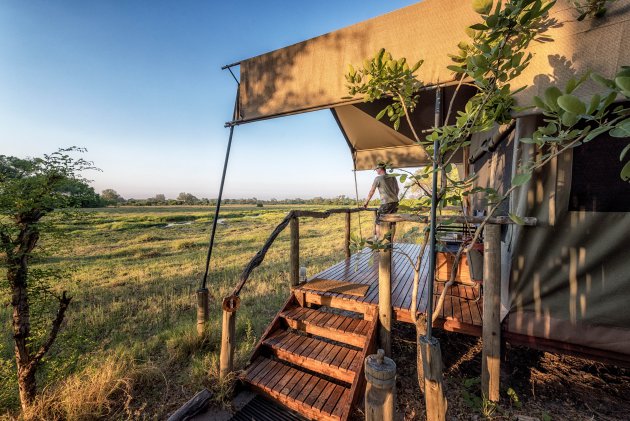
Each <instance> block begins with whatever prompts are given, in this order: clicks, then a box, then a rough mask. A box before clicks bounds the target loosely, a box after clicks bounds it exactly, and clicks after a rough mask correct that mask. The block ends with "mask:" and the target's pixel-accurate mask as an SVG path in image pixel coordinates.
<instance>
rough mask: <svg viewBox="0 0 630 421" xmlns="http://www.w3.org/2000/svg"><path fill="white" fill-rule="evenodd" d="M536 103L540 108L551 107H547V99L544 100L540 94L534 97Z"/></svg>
mask: <svg viewBox="0 0 630 421" xmlns="http://www.w3.org/2000/svg"><path fill="white" fill-rule="evenodd" d="M534 104H535V105H536V106H537V107H538V108H540V109H543V110H546V109H548V108H549V107H547V104H545V101H543V100H542V99H541V98H540V97H538V96H535V97H534Z"/></svg>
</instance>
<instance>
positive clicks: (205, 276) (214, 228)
mask: <svg viewBox="0 0 630 421" xmlns="http://www.w3.org/2000/svg"><path fill="white" fill-rule="evenodd" d="M239 88H240V85H239ZM238 94H239V89H237V90H236V101H235V103H234V117H233V118H234V119H236V118H237V117H238V116H237V111H238ZM233 135H234V126H230V137H229V139H228V145H227V151H226V152H225V162H224V163H223V175H221V186H220V187H219V197H218V198H217V206H216V208H215V210H214V220H213V221H212V233H211V234H210V245H209V246H208V256H207V257H206V271H205V273H204V274H203V282H202V283H201V289H205V288H206V282H207V280H208V271H209V270H210V258H211V257H212V248H213V247H214V235H215V233H216V231H217V221H218V219H219V210H221V199H222V197H223V185H224V184H225V173H226V172H227V166H228V161H229V159H230V148H231V147H232V136H233Z"/></svg>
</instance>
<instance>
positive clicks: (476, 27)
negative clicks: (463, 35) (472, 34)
mask: <svg viewBox="0 0 630 421" xmlns="http://www.w3.org/2000/svg"><path fill="white" fill-rule="evenodd" d="M469 28H470V29H474V30H476V31H485V30H486V29H488V27H487V26H486V25H484V24H483V23H475V24H474V25H470V27H469Z"/></svg>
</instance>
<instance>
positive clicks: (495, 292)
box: [379, 214, 537, 402]
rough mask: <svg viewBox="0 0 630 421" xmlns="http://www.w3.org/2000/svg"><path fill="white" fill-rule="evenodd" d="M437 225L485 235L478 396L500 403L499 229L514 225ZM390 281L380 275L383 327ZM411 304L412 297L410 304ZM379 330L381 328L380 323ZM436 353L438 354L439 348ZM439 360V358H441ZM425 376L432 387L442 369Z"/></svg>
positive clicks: (387, 219)
mask: <svg viewBox="0 0 630 421" xmlns="http://www.w3.org/2000/svg"><path fill="white" fill-rule="evenodd" d="M519 219H520V220H519V223H520V224H521V225H525V226H535V225H536V224H537V219H536V218H530V217H525V218H519ZM381 221H383V222H384V223H385V224H391V223H395V222H402V221H407V222H419V223H427V222H428V217H427V216H423V215H406V214H392V215H382V216H381ZM440 221H451V222H453V223H463V224H478V225H479V226H480V227H481V228H482V229H483V232H484V255H483V261H484V264H483V286H484V287H483V315H482V343H483V346H482V351H481V361H482V370H481V393H482V394H483V396H485V397H486V398H487V399H489V400H490V401H493V402H496V401H498V400H499V377H500V364H501V358H500V356H501V226H502V225H509V224H514V223H515V222H514V221H512V219H511V218H510V217H508V216H494V217H490V218H488V217H485V216H475V217H471V216H464V215H446V216H438V217H437V222H440ZM386 229H387V228H386ZM477 231H479V230H477ZM477 235H478V234H476V236H475V238H473V240H472V241H473V243H474V242H475V241H476V240H477ZM461 251H462V250H460V251H459V252H458V256H456V257H455V260H454V263H453V268H452V269H451V274H452V275H451V279H453V276H455V274H457V264H458V260H459V255H461ZM386 260H387V259H386ZM382 276H384V277H385V279H382ZM389 277H390V274H389V270H380V271H379V314H383V313H385V315H384V322H385V323H386V324H388V323H391V321H390V320H391V312H390V315H389V316H388V315H387V311H388V310H389V308H384V309H382V310H381V309H380V303H381V300H383V298H384V297H383V294H387V293H388V289H387V288H383V289H382V288H381V285H382V284H385V285H389V284H390V282H391V280H390V279H389ZM450 285H452V282H449V283H447V284H446V285H445V288H444V290H443V291H442V295H441V296H440V299H439V300H438V302H437V304H436V308H437V307H439V306H441V303H442V302H443V297H444V294H445V293H446V291H447V287H448V286H450ZM415 290H416V286H415V285H414V291H415ZM414 300H415V297H414V298H413V299H412V301H414ZM431 301H432V300H429V302H431ZM385 302H386V303H389V301H388V298H387V297H385ZM429 305H431V304H429ZM414 311H415V310H414ZM437 312H438V311H437V310H436V312H435V314H437ZM432 322H433V320H427V324H428V323H432ZM381 326H383V324H382V323H381ZM387 326H388V325H387ZM382 335H386V336H387V337H385V338H381V340H382V342H383V343H385V344H387V343H391V338H390V337H389V335H390V333H389V329H387V328H386V329H383V333H382ZM424 352H425V351H424V350H423V362H424V359H425V356H424ZM437 353H438V354H439V347H438V351H437ZM434 357H435V356H432V357H431V358H434ZM438 357H439V358H441V356H438ZM438 365H439V364H438ZM437 371H439V373H437ZM424 376H425V384H431V383H433V382H434V381H436V380H435V379H438V378H439V379H441V378H442V375H441V369H439V367H438V368H436V367H433V366H430V365H425V367H424Z"/></svg>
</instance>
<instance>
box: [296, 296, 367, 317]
mask: <svg viewBox="0 0 630 421" xmlns="http://www.w3.org/2000/svg"><path fill="white" fill-rule="evenodd" d="M299 292H300V293H303V296H304V302H306V303H310V304H317V305H320V306H326V307H332V308H338V309H341V310H348V311H353V312H355V313H363V317H364V319H365V320H372V319H373V314H372V313H373V308H374V307H375V306H374V305H372V304H368V303H365V302H363V301H360V300H353V299H347V298H343V297H341V296H333V295H327V294H328V293H325V294H321V293H316V292H313V291H309V290H300V291H299Z"/></svg>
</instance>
